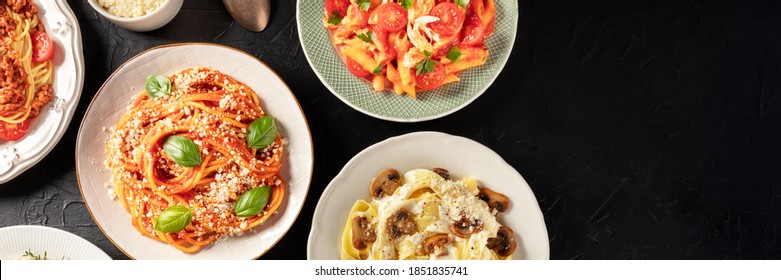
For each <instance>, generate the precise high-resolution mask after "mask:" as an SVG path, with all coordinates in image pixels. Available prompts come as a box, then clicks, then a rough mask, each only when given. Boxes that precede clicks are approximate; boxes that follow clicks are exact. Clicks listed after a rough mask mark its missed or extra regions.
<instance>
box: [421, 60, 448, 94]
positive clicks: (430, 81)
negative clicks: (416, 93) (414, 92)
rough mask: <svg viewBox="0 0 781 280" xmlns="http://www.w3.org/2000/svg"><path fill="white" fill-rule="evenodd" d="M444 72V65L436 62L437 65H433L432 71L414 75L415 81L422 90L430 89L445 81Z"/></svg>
mask: <svg viewBox="0 0 781 280" xmlns="http://www.w3.org/2000/svg"><path fill="white" fill-rule="evenodd" d="M445 74H446V73H445V66H442V64H441V63H437V66H434V71H431V72H428V73H426V74H421V75H419V76H415V82H417V84H418V87H419V88H420V89H422V90H432V89H435V88H438V87H439V86H441V85H442V83H443V82H444V81H445Z"/></svg>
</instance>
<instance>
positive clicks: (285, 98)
mask: <svg viewBox="0 0 781 280" xmlns="http://www.w3.org/2000/svg"><path fill="white" fill-rule="evenodd" d="M192 67H209V68H212V69H214V70H218V71H221V72H223V73H225V74H227V75H229V76H231V77H232V78H234V79H236V80H237V81H239V82H242V83H245V84H246V85H248V86H249V87H250V88H252V89H253V90H254V91H255V93H256V94H257V95H258V97H259V98H260V101H261V106H262V108H263V110H264V111H265V112H266V113H268V114H269V115H271V116H274V117H275V118H276V119H277V123H278V125H279V130H280V133H282V135H283V136H284V137H285V138H286V139H287V140H288V144H287V146H286V149H285V152H286V153H285V156H284V159H283V167H282V171H281V174H282V176H283V178H285V179H286V183H287V189H286V194H285V198H284V200H283V201H282V205H280V206H279V209H278V210H277V213H276V214H275V215H272V216H271V218H269V219H268V220H267V221H266V222H265V223H264V224H263V225H260V226H258V227H256V228H254V229H253V230H251V231H249V232H245V233H244V234H243V235H241V236H235V237H230V238H227V239H225V240H220V241H217V242H215V243H213V244H210V245H209V246H206V247H204V248H203V249H202V250H201V251H199V252H197V253H194V254H187V253H183V252H181V251H179V250H178V249H176V248H175V247H173V246H171V245H169V244H166V243H163V242H159V241H157V240H153V239H151V238H148V237H146V236H142V235H141V234H140V233H139V232H138V231H137V230H136V229H135V228H134V227H133V226H132V225H131V219H130V215H129V214H128V213H127V212H126V211H125V209H123V208H122V204H121V203H120V202H119V201H118V200H114V199H112V197H110V196H109V193H108V192H109V189H110V188H111V187H110V186H109V185H108V183H109V181H110V179H111V172H110V170H108V168H107V167H106V166H105V165H104V164H103V163H104V161H105V159H106V148H105V145H106V139H107V138H108V136H109V133H110V128H111V127H113V126H114V125H115V124H116V123H117V121H118V120H119V119H120V117H121V116H122V115H124V114H125V112H126V111H127V107H128V105H129V104H130V102H131V98H132V97H134V96H136V95H137V94H138V92H140V91H141V90H143V89H144V81H145V80H146V77H147V76H148V75H150V73H159V74H168V73H174V72H176V71H179V70H181V69H186V68H192ZM312 166H313V147H312V138H311V136H310V132H309V127H308V125H307V122H306V118H305V117H304V113H303V110H302V109H301V107H300V105H299V104H298V101H297V100H296V98H295V96H294V95H293V93H292V92H291V91H290V89H289V88H288V87H287V85H286V84H285V83H284V82H283V81H282V79H281V78H280V77H279V76H278V75H277V74H276V73H275V72H274V71H273V70H271V68H269V67H268V66H266V65H265V64H264V63H263V62H261V61H260V60H258V59H257V58H256V57H254V56H252V55H250V54H247V53H245V52H242V51H239V50H236V49H234V48H230V47H226V46H220V45H215V44H207V43H188V44H175V45H163V46H158V47H155V48H152V49H149V50H147V51H144V52H142V53H141V54H138V55H136V56H135V57H133V58H131V59H129V60H128V61H127V62H125V63H124V64H122V66H120V67H119V68H117V70H116V71H114V73H113V74H112V75H111V76H109V78H108V79H107V80H106V82H105V83H104V84H103V86H102V87H101V88H100V89H99V90H98V92H97V93H96V94H95V97H94V98H93V100H92V102H91V103H90V106H89V108H88V109H87V113H86V114H85V115H84V119H83V120H82V123H81V126H80V128H79V134H78V138H77V139H76V175H77V178H78V183H79V188H80V189H81V194H82V196H83V198H84V202H85V204H86V206H87V209H88V210H89V212H90V215H92V218H93V219H94V220H95V222H96V224H97V225H98V227H99V228H100V229H101V230H102V231H103V233H105V234H106V236H107V237H108V238H109V240H111V242H113V243H114V244H115V245H116V246H117V248H119V249H120V250H122V252H124V253H125V254H126V255H127V256H128V257H131V258H134V259H189V260H192V259H254V258H257V257H260V256H261V255H263V254H264V253H265V252H266V251H268V250H269V249H271V247H272V246H274V245H275V244H276V243H277V242H278V241H279V240H280V239H281V238H282V236H283V235H285V233H286V232H287V231H288V230H289V229H290V227H291V226H292V225H293V222H294V221H295V219H296V218H297V217H298V214H299V213H300V212H301V208H302V207H303V205H304V200H305V199H306V194H307V192H308V190H309V183H310V181H311V179H312Z"/></svg>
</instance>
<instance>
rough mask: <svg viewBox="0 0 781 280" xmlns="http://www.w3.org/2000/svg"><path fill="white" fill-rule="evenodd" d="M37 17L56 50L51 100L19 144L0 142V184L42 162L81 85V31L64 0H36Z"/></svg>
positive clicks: (76, 102)
mask: <svg viewBox="0 0 781 280" xmlns="http://www.w3.org/2000/svg"><path fill="white" fill-rule="evenodd" d="M33 2H34V3H35V4H36V5H38V18H39V19H40V21H41V22H42V23H43V25H44V27H45V28H46V33H48V34H49V37H50V38H51V39H52V41H54V45H55V46H56V47H57V50H56V52H55V53H54V58H52V59H53V61H54V81H53V82H52V85H53V87H54V90H53V94H54V98H52V101H50V102H49V104H47V105H46V106H44V107H43V108H41V114H40V115H39V116H38V117H36V118H34V119H32V121H31V122H30V131H29V132H28V134H27V135H26V136H25V137H24V138H22V139H21V140H19V141H16V142H6V141H2V140H0V142H2V143H0V184H2V183H5V182H8V181H10V180H11V179H13V178H15V177H16V176H18V175H19V174H21V173H22V172H24V171H25V170H27V169H29V168H30V167H32V166H33V165H35V164H36V163H38V162H39V161H41V160H42V159H43V158H44V157H45V156H46V155H47V154H48V153H49V151H51V150H52V149H53V148H54V146H55V145H57V142H58V141H60V138H62V135H63V134H65V130H66V129H68V124H69V123H70V120H71V118H72V117H73V113H74V112H75V111H76V106H77V105H79V97H80V96H81V88H82V86H83V84H84V58H83V54H82V49H81V31H80V29H79V23H78V21H76V17H75V16H74V15H73V11H71V9H70V7H69V6H68V3H67V2H65V0H36V1H33Z"/></svg>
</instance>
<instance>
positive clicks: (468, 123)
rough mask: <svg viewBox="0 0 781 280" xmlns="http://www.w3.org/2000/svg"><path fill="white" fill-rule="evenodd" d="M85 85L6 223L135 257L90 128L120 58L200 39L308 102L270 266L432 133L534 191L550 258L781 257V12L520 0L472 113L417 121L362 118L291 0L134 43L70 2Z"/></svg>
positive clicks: (772, 5)
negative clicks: (391, 157) (295, 213)
mask: <svg viewBox="0 0 781 280" xmlns="http://www.w3.org/2000/svg"><path fill="white" fill-rule="evenodd" d="M69 2H70V3H71V7H72V8H73V10H74V12H75V13H76V16H77V17H78V19H79V24H80V25H81V30H82V33H83V37H84V53H85V57H86V74H87V78H86V81H85V84H84V91H83V93H82V98H81V102H80V104H79V107H78V110H77V113H76V115H75V117H74V120H73V122H72V123H71V125H70V127H69V129H68V131H67V133H66V134H65V136H64V137H63V139H62V140H61V141H60V143H59V144H58V145H57V146H56V148H55V149H54V150H53V151H52V152H51V153H50V154H49V155H48V156H47V157H46V158H45V159H44V160H43V161H41V162H40V163H38V164H37V165H36V166H35V167H33V168H32V169H30V170H28V171H27V172H26V173H24V174H23V175H21V176H19V177H18V178H17V179H15V180H13V181H11V182H9V183H6V184H4V185H3V186H2V187H0V226H8V225H19V224H36V225H46V226H51V227H56V228H61V229H64V230H67V231H70V232H73V233H76V234H78V235H80V236H82V237H84V238H86V239H88V240H89V241H91V242H93V243H95V244H97V245H98V246H99V247H100V248H102V249H103V250H104V251H106V252H107V253H108V254H109V255H111V256H112V257H114V258H117V259H122V258H126V257H125V256H124V255H123V254H122V253H121V252H120V251H119V250H118V249H117V248H115V247H114V246H113V244H111V243H110V242H109V241H108V240H107V239H106V237H105V236H104V235H103V233H102V232H101V231H100V230H99V229H98V228H97V227H96V226H95V223H94V221H92V219H91V218H90V216H89V214H88V212H87V210H86V208H85V205H84V203H83V200H82V197H81V195H80V193H79V188H78V186H77V183H76V174H75V170H74V147H75V139H76V135H77V132H78V131H77V130H78V126H79V122H80V120H81V118H82V117H83V115H84V112H85V110H86V108H87V105H88V104H89V102H90V100H91V99H92V97H93V96H94V94H95V92H96V91H97V89H98V87H100V85H101V84H102V83H103V81H105V79H106V78H107V77H108V75H109V74H110V73H111V72H112V71H113V70H114V69H116V68H117V67H118V66H119V65H120V64H121V63H123V62H124V61H125V60H127V59H129V58H130V57H132V56H134V55H136V54H138V53H139V52H141V51H143V50H145V49H147V48H149V47H153V46H157V45H160V44H166V43H174V42H189V41H199V42H200V41H203V42H214V43H218V44H225V45H229V46H233V47H236V48H239V49H242V50H244V51H247V52H249V53H251V54H253V55H255V56H257V57H259V58H260V59H261V60H263V61H265V62H266V63H267V64H268V65H269V66H270V67H271V68H273V69H274V70H276V71H277V72H278V73H279V74H280V75H281V76H282V78H283V79H284V80H285V81H286V82H287V83H288V84H289V86H290V88H291V89H292V90H293V92H294V93H295V94H296V97H297V98H298V100H299V101H300V103H301V105H302V106H303V108H304V111H305V113H306V116H307V118H308V121H309V125H310V127H311V130H312V138H313V140H314V143H315V169H314V177H313V180H312V184H311V188H310V191H309V196H308V197H307V200H306V204H305V206H304V208H303V211H302V212H301V214H300V216H299V218H298V220H297V221H296V223H295V224H294V226H293V228H292V229H291V230H290V231H289V232H288V234H287V235H286V236H285V237H284V238H283V239H282V240H281V241H280V242H279V243H278V244H277V245H276V246H275V247H274V248H273V249H272V250H271V251H269V252H268V253H267V254H266V255H264V256H263V257H262V258H264V259H304V258H305V257H306V239H307V236H308V234H309V227H310V224H311V216H312V213H313V211H314V207H315V204H316V202H317V199H318V198H319V197H320V194H321V192H322V190H323V189H324V188H325V186H326V185H327V184H328V182H329V181H330V180H331V178H333V176H335V175H336V173H337V172H338V171H339V169H341V167H342V166H343V165H344V164H345V163H346V162H347V161H348V160H349V159H350V158H351V157H352V156H353V155H355V154H356V153H358V152H359V151H361V150H362V149H363V148H365V147H367V146H369V145H371V144H373V143H376V142H378V141H381V140H384V139H386V138H388V137H391V136H396V135H400V134H404V133H408V132H413V131H423V130H435V131H442V132H446V133H450V134H455V135H461V136H465V137H468V138H471V139H474V140H476V141H479V142H481V143H483V144H485V145H487V146H488V147H490V148H492V149H494V150H495V151H497V152H498V153H499V154H500V155H502V156H503V157H504V158H505V160H507V161H508V162H509V163H510V164H511V165H512V166H514V167H515V168H516V169H517V170H518V171H519V172H520V173H521V174H522V175H523V176H524V177H525V178H526V180H527V181H528V182H529V183H530V185H531V187H532V189H533V190H534V193H535V194H536V196H537V198H538V200H539V203H540V207H541V208H542V211H543V214H544V215H545V221H546V224H547V227H548V233H549V237H550V241H551V242H550V248H551V258H553V259H765V258H768V259H781V172H780V171H781V161H779V160H778V158H781V119H779V116H780V115H779V114H780V113H781V112H779V110H781V104H779V103H780V102H781V97H780V96H779V94H780V93H781V45H780V44H779V43H781V36H780V35H779V34H781V3H778V2H776V1H691V0H669V1H526V0H522V1H520V2H521V3H520V4H521V5H520V22H519V30H518V35H517V39H516V43H515V49H514V50H513V52H512V55H511V57H510V60H509V62H508V65H507V66H506V67H505V69H504V71H503V72H502V74H501V75H500V76H499V78H498V79H497V80H496V82H495V83H494V84H493V86H492V87H491V88H490V89H488V91H487V92H486V93H485V94H484V95H483V96H481V97H480V98H478V99H477V100H476V101H475V102H474V103H472V104H471V105H469V106H467V107H465V108H464V109H462V110H460V111H459V112H456V113H454V114H452V115H450V116H447V117H444V118H441V119H438V120H433V121H428V122H423V123H415V124H402V123H392V122H387V121H382V120H378V119H374V118H371V117H368V116H366V115H363V114H361V113H359V112H357V111H355V110H353V109H351V108H350V107H348V106H347V105H345V104H344V103H342V102H341V101H339V100H338V99H337V98H336V97H334V96H333V95H332V94H331V93H329V92H328V90H327V89H326V88H325V87H324V86H323V85H322V84H321V83H319V82H318V80H317V77H316V76H315V74H314V73H313V72H312V70H311V68H310V67H309V66H308V63H307V62H306V59H305V57H304V55H303V53H302V51H301V47H300V44H299V41H298V35H297V31H296V23H295V1H272V2H273V3H272V9H273V13H272V18H271V22H270V23H269V26H268V28H267V30H266V31H263V32H261V33H251V32H248V31H246V30H243V29H242V28H241V27H240V26H238V25H237V24H236V23H235V22H234V21H233V20H232V19H231V17H230V15H229V14H228V13H227V12H226V10H225V8H224V7H223V5H222V4H221V2H220V1H194V0H188V1H185V2H186V3H185V4H184V7H183V9H182V11H181V12H180V14H179V15H178V16H177V17H176V18H175V19H174V20H173V21H172V22H171V23H170V24H168V25H167V26H165V27H163V28H162V29H159V30H157V31H153V32H148V33H134V32H130V31H127V30H124V29H121V28H118V27H117V26H115V25H113V24H111V23H110V22H108V21H107V20H106V19H104V18H102V17H101V16H99V15H98V14H97V13H95V12H94V11H93V10H92V9H91V8H90V7H89V5H88V4H87V3H86V1H69Z"/></svg>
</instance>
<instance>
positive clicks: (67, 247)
mask: <svg viewBox="0 0 781 280" xmlns="http://www.w3.org/2000/svg"><path fill="white" fill-rule="evenodd" d="M25 251H30V252H32V253H33V254H36V255H41V256H43V255H44V253H45V254H46V256H47V257H48V258H49V259H50V260H59V259H65V260H110V259H111V257H109V256H108V255H106V253H105V252H103V250H100V248H98V246H95V244H92V243H90V242H89V241H87V240H86V239H84V238H81V237H79V236H78V235H75V234H73V233H70V232H67V231H64V230H61V229H56V228H52V227H45V226H26V225H24V226H10V227H4V228H0V259H2V260H13V259H16V258H19V257H21V256H22V254H24V252H25Z"/></svg>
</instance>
